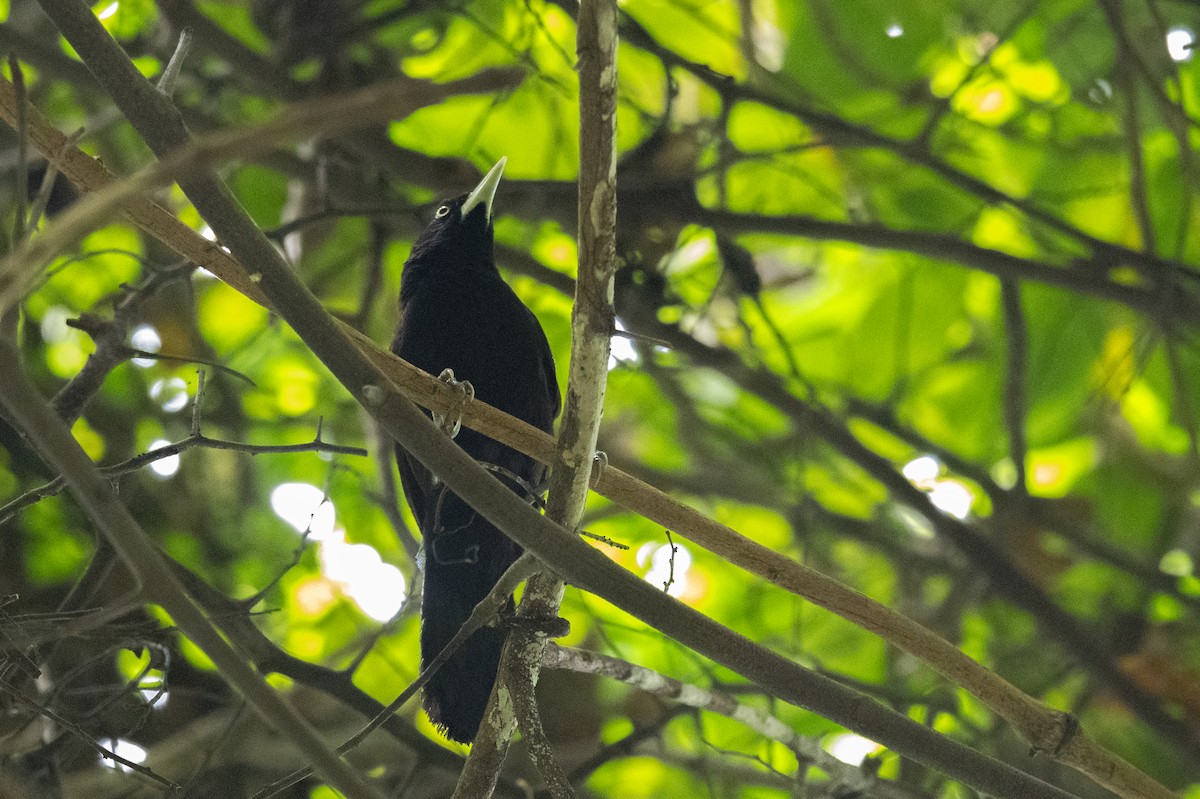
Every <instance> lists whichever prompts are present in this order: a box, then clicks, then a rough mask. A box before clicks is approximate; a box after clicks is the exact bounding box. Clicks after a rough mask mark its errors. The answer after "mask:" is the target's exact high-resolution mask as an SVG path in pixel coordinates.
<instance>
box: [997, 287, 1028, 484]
mask: <svg viewBox="0 0 1200 799" xmlns="http://www.w3.org/2000/svg"><path fill="white" fill-rule="evenodd" d="M1000 297H1001V302H1002V303H1003V304H1004V329H1005V333H1006V335H1007V338H1008V341H1007V347H1006V350H1007V357H1008V363H1007V369H1006V370H1005V374H1004V424H1005V427H1007V428H1008V456H1009V457H1010V458H1011V459H1012V462H1013V466H1014V467H1015V468H1016V479H1015V480H1014V482H1013V490H1014V491H1015V492H1016V496H1017V497H1021V498H1023V497H1025V496H1027V492H1028V491H1029V485H1028V483H1027V482H1026V474H1025V455H1026V452H1027V451H1028V445H1027V444H1026V441H1025V380H1026V372H1027V369H1026V366H1025V360H1026V353H1027V351H1028V349H1029V332H1028V331H1027V330H1026V328H1025V312H1024V310H1023V309H1022V308H1021V284H1020V283H1019V282H1018V281H1016V280H1012V279H1007V278H1006V279H1004V280H1001V281H1000Z"/></svg>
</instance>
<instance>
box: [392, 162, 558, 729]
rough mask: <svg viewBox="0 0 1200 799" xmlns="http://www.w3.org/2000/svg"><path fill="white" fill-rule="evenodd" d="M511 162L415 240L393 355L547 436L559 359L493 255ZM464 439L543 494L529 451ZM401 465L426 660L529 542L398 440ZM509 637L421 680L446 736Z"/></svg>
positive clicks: (476, 716)
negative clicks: (419, 551) (416, 556)
mask: <svg viewBox="0 0 1200 799" xmlns="http://www.w3.org/2000/svg"><path fill="white" fill-rule="evenodd" d="M504 162H505V159H503V158H502V159H500V162H499V163H497V164H496V165H495V166H494V167H492V169H491V171H490V172H488V173H487V175H485V176H484V178H483V180H482V181H480V183H479V185H478V186H476V187H475V190H474V191H472V192H471V193H470V194H464V195H462V196H460V197H457V198H455V199H453V200H447V201H446V202H444V203H442V204H441V205H440V206H439V207H438V209H437V212H436V213H435V214H434V219H433V222H431V223H430V225H429V227H428V228H426V229H425V232H424V233H422V234H421V236H420V237H419V238H418V239H417V241H416V243H415V244H414V245H413V249H412V254H411V255H409V258H408V261H407V262H406V263H405V265H404V274H403V276H402V277H401V280H400V328H399V330H397V332H396V338H395V340H394V341H393V342H392V352H394V353H396V354H397V355H399V356H400V357H401V358H403V359H404V360H406V361H408V362H409V363H412V364H414V365H416V366H419V367H420V368H421V369H424V370H425V371H427V372H429V373H430V374H441V375H442V376H443V379H451V378H453V377H457V378H458V379H460V380H463V381H466V382H469V383H470V384H471V386H472V387H473V388H474V396H475V397H477V398H478V399H479V400H481V401H483V402H486V403H488V404H489V405H493V406H495V407H497V408H499V409H500V410H502V411H506V412H508V413H510V414H512V415H513V416H516V417H517V418H518V419H523V420H525V421H526V422H529V423H530V424H532V425H534V426H535V427H538V428H540V429H542V430H545V431H546V432H548V433H549V432H551V431H552V430H553V428H554V418H555V417H556V416H557V415H558V411H559V409H560V407H561V405H562V400H561V398H560V396H559V391H558V383H557V380H556V379H555V373H554V357H553V356H552V355H551V353H550V345H549V343H547V341H546V334H545V333H544V332H543V331H542V326H541V325H540V324H539V323H538V320H537V317H536V316H534V315H533V312H532V311H530V310H529V309H528V308H527V307H525V304H524V303H522V302H521V300H520V299H518V298H517V295H516V294H514V293H513V290H512V289H511V288H509V287H508V284H507V283H505V282H504V280H503V279H502V278H501V277H500V272H499V271H498V270H497V269H496V263H495V258H494V255H493V251H492V199H493V197H494V196H495V193H496V186H497V185H498V184H499V182H500V175H501V173H503V171H504ZM447 369H449V370H453V375H450V374H449V373H447V372H445V370H447ZM456 426H457V425H455V427H456ZM456 441H457V442H458V445H459V446H461V447H462V448H463V449H464V450H466V451H467V453H468V454H470V455H471V457H473V458H475V460H477V461H479V462H480V463H482V464H484V466H485V467H486V468H488V469H489V470H490V471H491V472H492V473H493V474H495V475H496V477H497V479H499V480H500V481H501V482H503V483H505V484H506V485H507V486H509V487H510V488H512V490H513V491H516V492H517V493H518V494H521V495H522V496H523V497H525V498H526V499H527V500H529V501H530V502H532V501H534V500H535V498H536V496H537V495H538V494H539V493H540V484H541V482H542V479H543V477H544V475H545V467H543V466H542V465H541V464H539V463H537V462H536V461H535V460H533V459H532V458H530V457H528V456H526V455H522V454H521V453H519V452H517V451H516V450H514V449H511V448H509V447H506V446H504V445H503V444H501V443H499V442H497V441H494V440H493V439H491V438H488V437H487V436H484V435H481V434H479V433H477V432H475V431H474V430H469V429H466V428H463V429H462V430H461V432H458V435H457V438H456ZM396 462H397V464H398V465H399V467H400V480H401V483H402V484H403V486H404V495H405V497H406V498H407V500H408V504H409V507H411V508H412V512H413V516H414V517H415V518H416V520H417V522H418V524H420V527H421V536H422V538H423V540H424V560H425V566H424V569H425V584H424V598H423V604H422V610H421V666H422V668H424V666H425V665H427V664H428V663H429V661H430V660H432V659H433V658H434V657H435V656H436V655H437V654H438V652H440V651H441V649H442V647H443V646H445V644H446V643H447V642H449V641H450V639H451V638H453V637H454V634H455V633H456V632H458V629H459V628H460V627H461V626H462V624H463V622H464V621H466V619H467V617H468V616H469V615H470V614H471V611H472V610H473V609H474V607H475V605H476V604H478V602H479V601H480V600H481V599H483V597H485V596H486V595H487V594H488V593H489V592H490V591H491V590H492V588H493V587H494V586H495V584H496V581H497V580H498V579H499V578H500V575H502V574H503V573H504V571H505V570H506V569H507V568H508V567H509V566H510V565H511V564H512V563H513V561H515V560H516V559H517V557H518V556H519V555H520V554H521V548H520V547H519V546H517V544H515V543H514V542H513V541H512V540H511V539H509V538H508V537H507V536H505V535H504V534H503V533H501V532H500V531H499V530H497V529H496V528H495V527H493V526H492V525H491V524H489V523H488V522H487V521H486V520H485V519H484V518H483V517H482V516H480V515H478V514H476V513H475V511H474V510H472V509H471V508H470V507H469V506H468V505H467V504H466V503H465V502H463V501H462V500H461V499H459V497H458V496H456V495H455V494H454V493H453V492H451V491H448V490H447V489H446V487H445V485H444V484H443V483H441V482H440V481H439V480H438V479H437V478H436V477H434V475H433V474H431V473H430V472H429V471H428V470H427V469H426V468H425V467H424V466H422V465H421V464H420V463H419V462H418V461H417V460H416V459H415V458H413V457H412V456H411V455H409V454H408V453H407V452H405V451H404V450H403V449H402V448H400V447H396ZM509 601H510V605H511V601H512V600H511V598H510V600H509ZM505 635H506V633H505V632H504V631H503V630H501V629H499V628H493V627H486V628H483V629H481V630H479V631H477V632H476V633H475V634H474V635H472V636H471V638H469V639H468V640H467V642H466V644H465V645H464V646H463V647H462V648H461V649H459V650H458V652H457V654H455V656H454V657H453V658H451V659H450V660H449V661H448V662H447V663H446V664H445V665H444V666H442V668H441V669H440V670H439V671H438V672H437V674H436V675H435V676H434V677H433V679H432V680H431V681H430V682H429V683H428V684H427V685H426V686H425V711H426V712H427V713H428V714H429V718H430V720H431V721H433V723H434V724H435V725H437V727H438V728H439V729H441V730H442V732H444V733H445V734H446V736H447V737H448V738H450V739H452V740H455V741H459V742H461V743H469V742H471V741H472V740H474V738H475V733H476V732H477V731H478V730H479V723H480V721H481V720H482V719H483V712H484V710H485V709H486V707H487V700H488V696H489V694H490V693H491V690H492V684H493V683H494V682H495V679H496V669H497V666H498V665H499V661H500V649H501V647H502V646H503V644H504V637H505Z"/></svg>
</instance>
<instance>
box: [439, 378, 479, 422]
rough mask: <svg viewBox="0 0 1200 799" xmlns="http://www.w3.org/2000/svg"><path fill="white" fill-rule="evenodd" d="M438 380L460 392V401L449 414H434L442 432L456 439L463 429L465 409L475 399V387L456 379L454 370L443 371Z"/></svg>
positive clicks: (467, 381) (469, 382)
mask: <svg viewBox="0 0 1200 799" xmlns="http://www.w3.org/2000/svg"><path fill="white" fill-rule="evenodd" d="M438 380H441V381H442V382H443V383H445V384H446V385H448V386H450V387H451V388H454V389H457V390H458V394H459V395H458V400H457V401H456V402H455V404H454V407H452V408H451V409H450V412H449V413H445V414H442V413H438V412H437V411H433V412H432V413H433V421H434V424H436V425H437V426H438V427H440V428H442V432H443V433H445V434H446V435H448V436H450V438H454V437H455V436H457V435H458V431H459V430H461V429H462V412H463V408H465V407H467V403H468V402H470V401H471V400H473V399H475V387H474V386H473V385H471V381H469V380H456V379H454V370H453V369H443V370H442V373H441V374H440V375H438Z"/></svg>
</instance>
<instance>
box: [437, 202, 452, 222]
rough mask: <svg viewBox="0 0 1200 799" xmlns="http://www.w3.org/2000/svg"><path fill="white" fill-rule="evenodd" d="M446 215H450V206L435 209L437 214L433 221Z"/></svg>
mask: <svg viewBox="0 0 1200 799" xmlns="http://www.w3.org/2000/svg"><path fill="white" fill-rule="evenodd" d="M448 213H450V206H448V205H443V206H442V207H441V208H439V209H437V212H436V213H435V214H434V215H433V216H434V218H435V219H441V218H442V217H443V216H445V215H446V214H448Z"/></svg>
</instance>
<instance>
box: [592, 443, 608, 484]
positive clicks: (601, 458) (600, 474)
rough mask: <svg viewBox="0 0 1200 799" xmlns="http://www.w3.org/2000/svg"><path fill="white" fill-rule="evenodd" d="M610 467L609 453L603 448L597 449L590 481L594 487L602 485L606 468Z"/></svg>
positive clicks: (593, 457)
mask: <svg viewBox="0 0 1200 799" xmlns="http://www.w3.org/2000/svg"><path fill="white" fill-rule="evenodd" d="M607 468H608V453H607V452H605V451H604V450H602V449H598V450H596V454H595V455H593V456H592V474H591V479H590V481H589V482H591V484H592V488H595V487H596V486H598V485H600V480H601V479H603V478H604V470H605V469H607Z"/></svg>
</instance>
